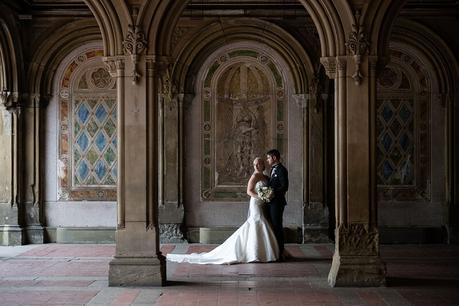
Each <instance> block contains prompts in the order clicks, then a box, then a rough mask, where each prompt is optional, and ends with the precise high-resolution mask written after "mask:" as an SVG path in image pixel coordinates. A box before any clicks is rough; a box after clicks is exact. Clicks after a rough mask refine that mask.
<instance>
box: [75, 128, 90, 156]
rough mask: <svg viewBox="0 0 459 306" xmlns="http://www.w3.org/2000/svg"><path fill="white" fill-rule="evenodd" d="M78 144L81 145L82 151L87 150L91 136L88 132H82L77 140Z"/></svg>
mask: <svg viewBox="0 0 459 306" xmlns="http://www.w3.org/2000/svg"><path fill="white" fill-rule="evenodd" d="M76 144H77V146H78V147H79V149H80V151H81V152H85V151H86V149H87V148H88V146H89V138H88V136H87V135H86V133H84V132H83V133H81V134H80V136H79V137H78V138H77V141H76Z"/></svg>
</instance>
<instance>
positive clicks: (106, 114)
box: [59, 50, 117, 200]
mask: <svg viewBox="0 0 459 306" xmlns="http://www.w3.org/2000/svg"><path fill="white" fill-rule="evenodd" d="M102 55H103V52H102V50H90V51H86V52H85V53H84V54H80V55H79V56H77V57H76V58H75V59H74V60H72V61H71V62H70V64H69V65H68V66H67V67H66V69H65V70H64V74H63V77H62V79H61V81H60V83H59V85H60V91H59V92H60V97H59V107H60V112H59V116H60V118H59V122H60V127H61V128H60V131H59V200H115V199H116V180H117V164H116V161H117V153H116V152H117V148H116V146H117V143H116V142H117V138H116V137H117V135H116V84H115V79H112V78H111V77H110V74H109V72H108V71H107V70H106V68H105V66H104V64H103V63H102V60H101V57H102Z"/></svg>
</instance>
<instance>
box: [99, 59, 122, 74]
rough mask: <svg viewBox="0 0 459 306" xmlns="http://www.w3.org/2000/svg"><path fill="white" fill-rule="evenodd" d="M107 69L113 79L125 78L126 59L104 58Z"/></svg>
mask: <svg viewBox="0 0 459 306" xmlns="http://www.w3.org/2000/svg"><path fill="white" fill-rule="evenodd" d="M102 60H103V62H104V64H105V67H106V68H107V70H108V73H110V76H111V77H112V78H116V77H122V76H124V62H125V59H124V58H123V57H120V56H111V57H104V58H102Z"/></svg>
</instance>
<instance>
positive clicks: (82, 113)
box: [77, 103, 89, 124]
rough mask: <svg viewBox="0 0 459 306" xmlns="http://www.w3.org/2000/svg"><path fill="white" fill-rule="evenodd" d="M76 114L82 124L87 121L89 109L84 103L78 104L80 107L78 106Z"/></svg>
mask: <svg viewBox="0 0 459 306" xmlns="http://www.w3.org/2000/svg"><path fill="white" fill-rule="evenodd" d="M77 116H78V119H79V120H80V122H81V123H82V124H85V123H86V122H87V121H88V118H89V109H88V107H87V106H86V104H84V103H82V104H80V107H78V110H77Z"/></svg>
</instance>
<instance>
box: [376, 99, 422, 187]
mask: <svg viewBox="0 0 459 306" xmlns="http://www.w3.org/2000/svg"><path fill="white" fill-rule="evenodd" d="M377 110H378V114H377V122H376V129H377V133H378V146H377V150H376V158H377V163H378V165H379V166H378V184H379V185H411V184H413V183H414V174H413V169H414V164H413V156H414V139H413V135H414V128H413V127H414V125H413V122H414V120H413V119H414V103H413V101H412V100H407V99H397V98H392V99H385V100H378V107H377Z"/></svg>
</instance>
